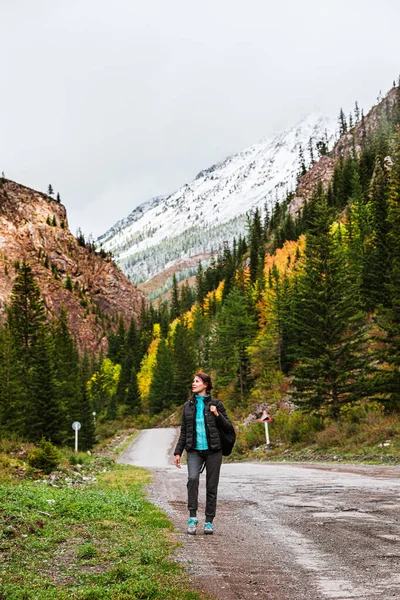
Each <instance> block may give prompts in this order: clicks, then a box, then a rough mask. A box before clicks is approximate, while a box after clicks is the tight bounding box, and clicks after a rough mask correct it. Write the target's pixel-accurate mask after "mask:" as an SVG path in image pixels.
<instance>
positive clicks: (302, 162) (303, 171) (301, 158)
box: [298, 145, 307, 179]
mask: <svg viewBox="0 0 400 600" xmlns="http://www.w3.org/2000/svg"><path fill="white" fill-rule="evenodd" d="M299 165H300V171H299V174H298V179H300V177H303V175H305V174H306V173H307V167H306V163H305V160H304V152H303V148H302V146H301V145H299Z"/></svg>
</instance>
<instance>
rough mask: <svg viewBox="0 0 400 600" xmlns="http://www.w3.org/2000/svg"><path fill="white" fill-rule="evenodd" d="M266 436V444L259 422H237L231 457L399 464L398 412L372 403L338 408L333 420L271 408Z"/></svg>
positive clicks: (241, 458) (235, 458) (399, 417)
mask: <svg viewBox="0 0 400 600" xmlns="http://www.w3.org/2000/svg"><path fill="white" fill-rule="evenodd" d="M269 435H270V440H271V446H270V448H268V449H267V448H266V445H265V429H264V424H263V423H259V422H253V423H251V424H249V425H248V426H246V427H243V426H239V432H238V437H237V442H236V445H235V448H234V452H233V454H232V459H234V460H237V461H240V460H263V461H264V460H274V461H276V460H287V461H305V462H310V461H315V462H357V463H366V464H387V465H397V464H400V416H399V415H398V414H387V413H385V411H384V409H383V407H382V406H381V405H379V404H378V403H372V404H371V403H370V404H368V405H366V404H363V403H361V402H360V403H357V404H355V405H353V406H351V407H344V410H343V412H342V414H341V415H340V419H338V420H335V421H334V420H332V419H328V418H321V417H320V418H317V417H316V416H315V415H307V414H304V413H301V412H299V411H296V412H294V413H292V414H287V413H286V414H285V413H283V412H277V413H275V415H274V418H273V421H272V423H270V425H269Z"/></svg>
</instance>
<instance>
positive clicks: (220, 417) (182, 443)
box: [174, 373, 233, 535]
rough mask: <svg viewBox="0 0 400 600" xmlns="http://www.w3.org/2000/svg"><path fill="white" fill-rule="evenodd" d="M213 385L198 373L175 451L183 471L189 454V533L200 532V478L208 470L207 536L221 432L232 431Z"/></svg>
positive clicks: (214, 502) (214, 497) (213, 506)
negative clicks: (182, 459) (215, 397)
mask: <svg viewBox="0 0 400 600" xmlns="http://www.w3.org/2000/svg"><path fill="white" fill-rule="evenodd" d="M212 387H213V386H212V382H211V378H210V376H209V375H207V374H206V373H196V375H195V376H194V379H193V383H192V391H193V396H192V397H191V398H190V399H189V400H188V401H187V402H186V403H185V405H184V407H183V413H182V424H181V433H180V436H179V440H178V443H177V444H176V448H175V451H174V455H175V458H174V463H175V465H176V466H177V467H178V469H180V468H181V456H182V452H183V450H186V452H187V467H188V482H187V489H188V510H189V520H188V530H187V532H188V533H189V534H190V535H195V534H196V530H197V523H198V520H197V507H198V495H199V478H200V472H201V471H202V467H203V465H205V468H206V519H205V524H204V533H205V534H212V533H213V532H214V525H213V520H214V517H215V510H216V505H217V488H218V481H219V472H220V469H221V462H222V450H221V440H220V437H219V433H218V429H223V430H224V431H226V432H228V431H232V429H233V425H232V423H231V422H230V420H229V419H228V416H227V414H226V410H225V407H224V405H223V404H222V402H220V401H219V400H214V399H213V398H212V397H211V395H210V392H211V390H212Z"/></svg>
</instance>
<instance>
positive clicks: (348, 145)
mask: <svg viewBox="0 0 400 600" xmlns="http://www.w3.org/2000/svg"><path fill="white" fill-rule="evenodd" d="M397 94H398V90H397V88H393V89H392V90H390V91H389V92H388V94H387V95H386V96H385V97H384V98H383V99H382V100H380V102H378V104H376V105H375V106H373V107H372V108H371V110H370V111H369V112H368V113H367V115H366V116H365V117H363V118H362V119H360V120H359V121H358V122H357V123H356V124H355V125H354V126H353V127H352V128H351V129H350V130H349V131H347V132H346V133H344V134H343V135H342V136H341V137H340V138H339V140H338V141H337V142H336V144H335V145H334V147H333V149H332V150H331V152H329V153H328V155H327V156H321V158H320V159H319V160H318V161H317V162H316V163H315V164H314V165H312V166H311V167H310V168H309V170H308V171H307V173H305V175H303V176H302V177H301V178H300V180H299V183H298V186H297V188H296V193H295V196H294V198H293V200H292V201H291V203H290V206H289V210H290V212H291V214H292V215H295V214H296V213H297V212H298V211H299V209H300V208H301V207H302V206H303V204H304V202H305V200H308V199H309V198H310V196H311V194H312V192H313V190H314V189H315V187H316V185H317V183H318V182H319V181H322V184H323V186H324V189H325V190H327V189H328V186H329V183H330V182H331V180H332V177H333V174H334V171H335V162H336V161H337V160H338V159H339V158H340V157H341V156H342V157H343V158H346V157H347V156H348V154H349V153H352V154H355V155H356V156H359V154H360V152H361V149H362V144H363V137H364V136H368V135H370V134H373V133H374V132H376V131H377V130H378V128H379V125H380V123H381V121H382V119H385V118H386V117H388V115H389V114H390V112H391V111H392V110H393V108H394V106H395V103H396V101H397Z"/></svg>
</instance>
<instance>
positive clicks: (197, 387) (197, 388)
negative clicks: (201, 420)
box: [192, 375, 207, 396]
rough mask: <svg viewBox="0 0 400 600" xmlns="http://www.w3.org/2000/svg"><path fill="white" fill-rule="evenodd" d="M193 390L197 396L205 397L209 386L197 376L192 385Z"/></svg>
mask: <svg viewBox="0 0 400 600" xmlns="http://www.w3.org/2000/svg"><path fill="white" fill-rule="evenodd" d="M192 390H193V392H194V393H195V394H200V395H203V396H205V395H206V394H207V384H206V383H204V381H203V380H202V379H200V377H197V375H196V376H195V378H194V379H193V383H192Z"/></svg>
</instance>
